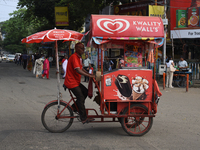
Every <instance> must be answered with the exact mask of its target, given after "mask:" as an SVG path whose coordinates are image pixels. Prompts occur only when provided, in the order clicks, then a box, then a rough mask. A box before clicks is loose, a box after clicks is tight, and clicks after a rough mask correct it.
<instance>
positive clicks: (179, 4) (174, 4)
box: [170, 0, 191, 30]
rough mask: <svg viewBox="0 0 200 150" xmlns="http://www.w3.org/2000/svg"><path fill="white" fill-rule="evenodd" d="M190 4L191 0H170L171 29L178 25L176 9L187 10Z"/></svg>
mask: <svg viewBox="0 0 200 150" xmlns="http://www.w3.org/2000/svg"><path fill="white" fill-rule="evenodd" d="M190 5H191V0H181V1H175V0H170V30H173V29H174V28H175V27H176V10H178V9H181V10H187V8H188V7H190Z"/></svg>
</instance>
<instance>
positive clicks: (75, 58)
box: [64, 53, 83, 89]
mask: <svg viewBox="0 0 200 150" xmlns="http://www.w3.org/2000/svg"><path fill="white" fill-rule="evenodd" d="M76 68H80V69H81V70H82V68H83V65H82V58H81V57H80V56H79V55H78V54H77V53H74V54H73V55H72V56H70V58H69V59H68V64H67V72H66V76H65V81H64V84H65V86H66V87H67V88H69V89H72V88H75V87H77V86H79V84H80V82H81V75H80V74H79V73H77V72H76V70H75V69H76Z"/></svg>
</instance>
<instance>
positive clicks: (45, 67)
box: [42, 56, 49, 79]
mask: <svg viewBox="0 0 200 150" xmlns="http://www.w3.org/2000/svg"><path fill="white" fill-rule="evenodd" d="M48 58H49V57H48V56H46V58H45V60H44V63H43V74H42V78H44V76H45V75H46V77H47V79H49V60H48Z"/></svg>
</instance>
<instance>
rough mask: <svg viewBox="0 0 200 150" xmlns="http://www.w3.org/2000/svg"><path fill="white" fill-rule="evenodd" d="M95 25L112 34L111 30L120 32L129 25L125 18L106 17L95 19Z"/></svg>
mask: <svg viewBox="0 0 200 150" xmlns="http://www.w3.org/2000/svg"><path fill="white" fill-rule="evenodd" d="M97 26H98V27H99V28H100V29H101V30H102V31H104V32H106V33H109V34H114V33H113V32H116V31H118V33H122V32H124V31H126V30H127V29H128V28H129V27H130V23H129V22H128V21H127V20H125V19H114V20H112V19H108V18H101V19H98V20H97Z"/></svg>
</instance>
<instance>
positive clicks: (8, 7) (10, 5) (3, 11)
mask: <svg viewBox="0 0 200 150" xmlns="http://www.w3.org/2000/svg"><path fill="white" fill-rule="evenodd" d="M17 3H18V0H0V22H2V21H6V20H9V18H10V16H9V13H12V12H13V11H15V10H17V8H16V7H17Z"/></svg>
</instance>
